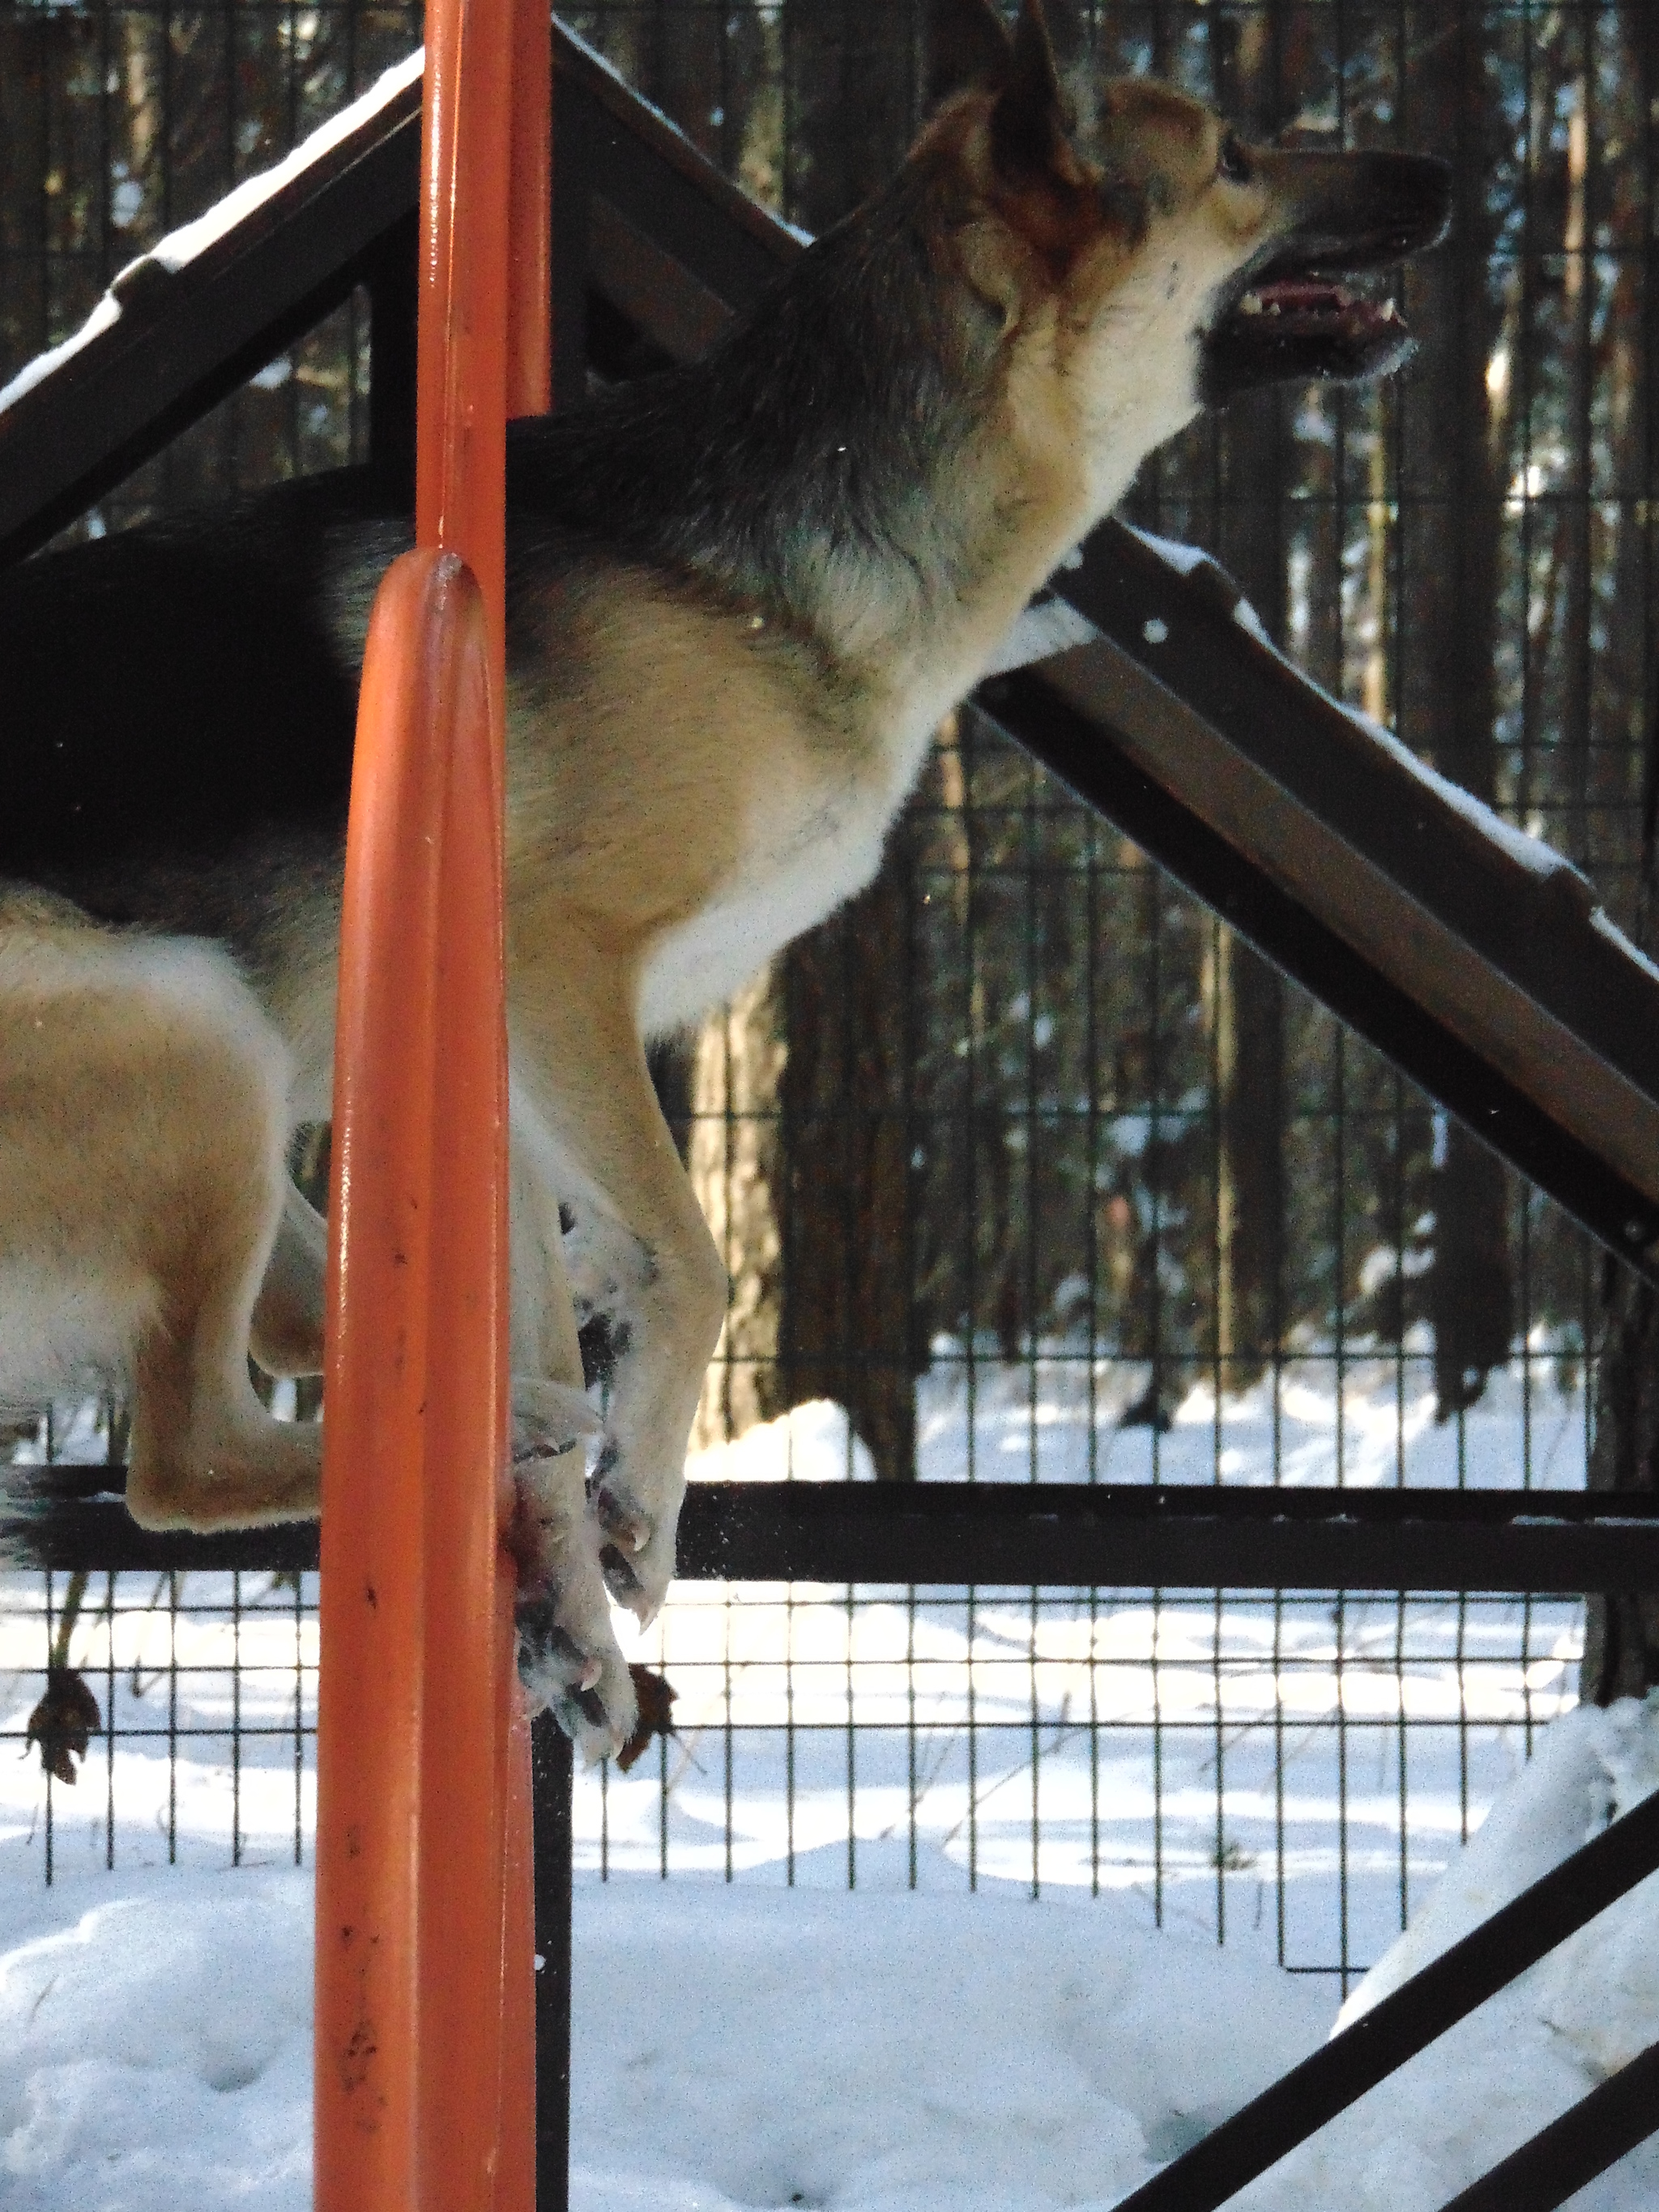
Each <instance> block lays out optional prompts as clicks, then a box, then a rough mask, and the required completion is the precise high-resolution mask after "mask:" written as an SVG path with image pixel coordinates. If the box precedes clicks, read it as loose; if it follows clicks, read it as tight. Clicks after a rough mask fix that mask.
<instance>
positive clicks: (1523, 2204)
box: [1441, 2043, 1659, 2212]
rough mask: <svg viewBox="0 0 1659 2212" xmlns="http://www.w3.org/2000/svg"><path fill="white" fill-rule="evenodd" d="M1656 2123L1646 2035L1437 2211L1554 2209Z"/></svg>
mask: <svg viewBox="0 0 1659 2212" xmlns="http://www.w3.org/2000/svg"><path fill="white" fill-rule="evenodd" d="M1656 2131H1659V2043H1650V2045H1648V2047H1647V2049H1646V2050H1645V2051H1643V2052H1642V2054H1641V2056H1640V2057H1637V2058H1632V2060H1631V2062H1630V2063H1629V2065H1628V2066H1621V2067H1620V2069H1619V2071H1618V2072H1617V2073H1616V2074H1613V2075H1609V2077H1608V2078H1607V2081H1600V2082H1598V2083H1597V2084H1596V2086H1595V2088H1594V2089H1592V2090H1591V2091H1590V2093H1589V2096H1588V2097H1584V2098H1581V2099H1580V2100H1579V2102H1578V2103H1577V2104H1576V2105H1574V2106H1571V2109H1570V2110H1569V2111H1567V2112H1563V2113H1562V2115H1561V2117H1560V2118H1559V2120H1552V2121H1551V2122H1550V2124H1549V2125H1548V2127H1547V2128H1541V2129H1540V2130H1539V2131H1538V2133H1537V2134H1536V2135H1535V2136H1533V2137H1532V2138H1531V2140H1530V2141H1529V2142H1524V2143H1522V2146H1521V2148H1520V2149H1519V2150H1516V2151H1511V2152H1510V2155H1509V2156H1508V2157H1507V2158H1506V2159H1505V2160H1504V2161H1503V2163H1502V2164H1501V2165H1499V2166H1493V2168H1492V2172H1490V2173H1487V2174H1483V2175H1482V2176H1481V2178H1480V2180H1479V2181H1475V2182H1472V2183H1471V2184H1470V2185H1469V2186H1468V2188H1467V2189H1464V2190H1460V2191H1459V2192H1458V2194H1457V2195H1456V2196H1455V2197H1453V2198H1452V2199H1451V2201H1450V2202H1449V2203H1448V2204H1445V2205H1443V2206H1442V2208H1441V2212H1556V2207H1557V2206H1558V2205H1561V2204H1565V2203H1566V2201H1567V2199H1568V2198H1569V2197H1576V2196H1577V2194H1578V2191H1580V2190H1581V2189H1583V2187H1584V2185H1585V2184H1586V2183H1587V2182H1591V2181H1594V2180H1595V2177H1596V2175H1597V2174H1598V2173H1605V2172H1607V2168H1608V2167H1609V2166H1617V2165H1618V2163H1619V2161H1620V2159H1621V2158H1624V2157H1626V2156H1627V2155H1628V2154H1629V2153H1630V2152H1632V2151H1633V2150H1634V2149H1635V2148H1636V2146H1637V2145H1638V2143H1641V2142H1646V2141H1647V2139H1648V2137H1649V2136H1650V2135H1652V2134H1654V2133H1655V2132H1656Z"/></svg>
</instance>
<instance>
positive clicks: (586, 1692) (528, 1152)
mask: <svg viewBox="0 0 1659 2212" xmlns="http://www.w3.org/2000/svg"><path fill="white" fill-rule="evenodd" d="M512 1127H513V1134H512V1261H513V1297H512V1315H513V1323H512V1365H513V1480H514V1484H515V1486H516V1488H517V1492H518V1510H517V1516H516V1520H515V1525H514V1531H513V1544H514V1549H515V1550H516V1552H517V1553H518V1557H519V1575H520V1582H519V1601H518V1624H519V1673H520V1677H521V1679H522V1680H523V1682H524V1685H525V1687H526V1690H527V1691H528V1692H529V1694H530V1697H531V1699H532V1702H533V1703H534V1704H535V1705H549V1706H550V1707H551V1708H552V1710H553V1711H554V1713H555V1714H556V1717H557V1718H558V1721H559V1723H560V1725H561V1727H562V1729H564V1731H565V1733H566V1735H569V1736H571V1737H572V1738H574V1741H576V1742H577V1743H579V1744H580V1746H581V1747H582V1749H583V1751H584V1752H586V1753H587V1755H588V1756H589V1757H590V1758H599V1757H603V1756H604V1755H605V1753H609V1752H614V1751H617V1750H618V1749H619V1748H620V1747H621V1746H622V1745H623V1743H625V1742H626V1741H627V1740H628V1738H629V1735H631V1734H632V1733H633V1729H634V1723H635V1717H636V1710H635V1698H634V1684H633V1680H632V1677H631V1676H630V1675H629V1671H628V1662H627V1661H626V1660H625V1659H624V1658H623V1655H622V1651H621V1649H620V1647H619V1646H618V1644H617V1639H616V1636H615V1634H614V1632H613V1631H612V1629H611V1607H610V1604H609V1601H608V1600H607V1598H606V1595H605V1580H604V1576H603V1573H602V1571H601V1568H600V1565H599V1551H600V1546H601V1537H600V1532H599V1527H598V1524H597V1522H595V1521H594V1520H593V1518H592V1516H591V1515H590V1514H589V1513H588V1511H587V1510H586V1508H587V1497H586V1483H585V1481H584V1477H583V1468H584V1455H583V1453H582V1449H581V1443H582V1439H583V1438H584V1437H586V1436H587V1435H589V1434H591V1433H592V1431H594V1430H596V1429H597V1428H598V1427H599V1420H598V1418H597V1417H596V1416H595V1414H594V1413H593V1412H592V1408H591V1407H590V1406H589V1405H588V1402H587V1400H586V1396H585V1395H584V1393H583V1386H582V1357H581V1347H580V1344H579V1343H578V1341H577V1337H576V1322H575V1315H574V1310H573V1308H572V1305H571V1298H570V1287H569V1283H568V1279H567V1277H566V1274H565V1268H564V1256H563V1249H562V1247H563V1228H562V1219H561V1216H560V1211H559V1200H558V1194H557V1189H556V1183H555V1180H554V1164H555V1158H556V1155H555V1152H554V1147H553V1146H552V1143H551V1141H550V1137H549V1134H548V1132H547V1130H546V1128H545V1127H544V1124H543V1123H542V1121H541V1120H540V1117H539V1116H538V1114H537V1113H536V1110H535V1109H534V1107H533V1105H532V1103H531V1102H530V1099H529V1098H528V1097H526V1093H525V1091H524V1088H523V1086H522V1085H520V1084H519V1083H516V1082H515V1084H514V1085H513V1123H512Z"/></svg>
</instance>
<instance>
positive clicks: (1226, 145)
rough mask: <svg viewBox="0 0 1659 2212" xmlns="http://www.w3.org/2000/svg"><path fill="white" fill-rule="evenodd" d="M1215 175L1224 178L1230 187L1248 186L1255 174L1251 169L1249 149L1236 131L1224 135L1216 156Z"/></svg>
mask: <svg viewBox="0 0 1659 2212" xmlns="http://www.w3.org/2000/svg"><path fill="white" fill-rule="evenodd" d="M1215 173H1216V174H1217V176H1218V177H1225V179H1227V182H1228V183H1229V184H1230V185H1248V184H1249V181H1250V179H1251V177H1252V175H1253V174H1254V171H1253V170H1252V168H1251V167H1250V155H1249V148H1248V147H1247V146H1246V145H1245V143H1244V142H1243V139H1242V138H1241V137H1239V136H1238V133H1237V131H1225V132H1224V133H1223V134H1222V139H1221V150H1220V152H1219V153H1218V155H1216V162H1215Z"/></svg>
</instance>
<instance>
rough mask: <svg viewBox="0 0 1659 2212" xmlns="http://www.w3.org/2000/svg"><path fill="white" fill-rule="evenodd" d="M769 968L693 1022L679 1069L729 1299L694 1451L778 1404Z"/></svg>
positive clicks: (774, 990)
mask: <svg viewBox="0 0 1659 2212" xmlns="http://www.w3.org/2000/svg"><path fill="white" fill-rule="evenodd" d="M779 974H780V970H779V969H778V968H777V967H776V966H773V967H770V968H769V969H767V970H766V972H765V974H764V975H760V976H757V979H756V980H755V981H754V982H752V983H750V985H749V986H748V987H747V988H746V989H744V990H743V991H740V992H739V993H738V996H737V997H736V998H735V999H734V1000H732V1004H731V1006H729V1007H727V1008H726V1011H725V1012H722V1013H719V1014H715V1015H714V1016H712V1017H711V1018H710V1019H709V1020H708V1021H707V1022H705V1023H704V1024H703V1027H702V1035H701V1036H699V1038H698V1040H697V1046H696V1058H695V1062H694V1065H693V1068H692V1075H691V1101H690V1104H691V1121H690V1144H689V1146H688V1152H689V1160H688V1165H689V1167H690V1175H691V1183H692V1188H694V1189H695V1191H696V1194H697V1201H698V1203H699V1205H700V1206H702V1210H703V1214H704V1217H705V1218H706V1219H707V1221H708V1226H709V1230H710V1231H711V1232H712V1234H713V1236H714V1242H715V1243H716V1244H717V1245H718V1246H719V1247H720V1255H721V1257H722V1258H723V1259H724V1261H725V1262H726V1274H727V1276H728V1278H729V1279H730V1281H731V1285H732V1289H731V1302H730V1304H729V1305H728V1306H727V1308H726V1326H725V1328H723V1329H722V1331H721V1332H720V1343H719V1345H718V1346H717V1347H716V1349H715V1352H714V1361H713V1364H711V1365H710V1367H709V1370H708V1375H707V1376H706V1377H705V1378H704V1382H703V1391H702V1401H701V1403H700V1404H699V1406H698V1407H697V1418H696V1425H695V1426H694V1427H693V1429H692V1431H691V1447H692V1449H693V1450H694V1451H706V1450H707V1449H708V1448H709V1446H710V1445H713V1444H718V1443H726V1442H727V1441H728V1440H729V1439H731V1438H732V1437H740V1436H742V1435H743V1434H744V1431H745V1430H748V1429H751V1428H753V1427H754V1426H755V1425H756V1423H757V1422H758V1421H769V1420H771V1419H773V1418H774V1417H775V1415H776V1414H778V1413H781V1412H782V1411H783V1410H784V1402H783V1390H782V1386H781V1380H780V1376H779V1370H778V1349H779V1327H780V1308H781V1292H782V1287H783V1237H782V1231H781V1226H780V1224H779V1219H778V1194H779V1190H780V1169H781V1135H780V1128H779V1120H778V1113H779V1086H780V1082H781V1077H782V1073H783V1063H784V1058H785V1047H784V1042H783V1007H782V994H781V989H780V987H779Z"/></svg>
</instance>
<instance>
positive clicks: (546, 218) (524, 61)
mask: <svg viewBox="0 0 1659 2212" xmlns="http://www.w3.org/2000/svg"><path fill="white" fill-rule="evenodd" d="M552 178H553V18H552V15H551V12H550V9H549V8H548V6H547V4H546V0H513V152H512V172H511V178H510V182H509V185H508V205H509V213H508V217H507V260H508V266H509V270H510V273H511V278H512V290H511V292H510V293H509V295H508V296H507V418H508V420H509V421H511V419H512V418H513V416H515V415H545V414H546V413H547V411H548V410H549V409H550V407H551V406H552V404H553V333H552V330H551V327H550V300H551V298H552V285H553V194H552V191H551V189H550V187H551V184H552Z"/></svg>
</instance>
